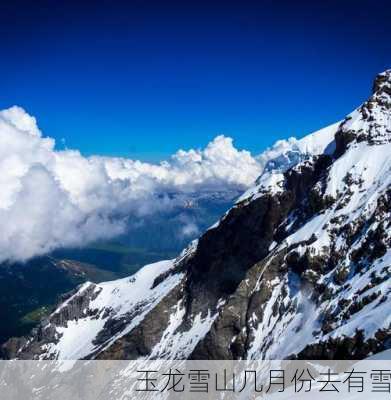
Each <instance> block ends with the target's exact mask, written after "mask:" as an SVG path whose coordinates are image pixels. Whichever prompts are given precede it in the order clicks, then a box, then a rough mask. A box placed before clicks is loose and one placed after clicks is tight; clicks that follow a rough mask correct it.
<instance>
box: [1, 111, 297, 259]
mask: <svg viewBox="0 0 391 400" xmlns="http://www.w3.org/2000/svg"><path fill="white" fill-rule="evenodd" d="M294 143H296V140H295V139H289V141H279V142H277V143H276V145H275V146H273V147H272V148H271V149H267V151H266V152H265V153H263V154H262V155H260V156H258V157H253V156H252V155H251V154H250V153H249V152H248V151H245V150H237V149H236V148H235V147H234V146H233V143H232V139H231V138H228V137H225V136H217V137H216V138H215V139H214V140H213V141H211V142H210V143H209V144H208V145H207V146H206V147H205V148H204V149H201V150H193V149H192V150H187V151H185V150H179V151H178V152H176V153H175V154H174V155H173V156H172V157H170V158H169V159H168V160H167V161H165V162H162V163H160V164H150V163H146V162H141V161H137V160H131V159H125V158H109V157H99V156H93V157H83V156H82V155H81V154H80V152H78V151H75V150H63V151H58V150H55V142H54V140H53V139H51V138H48V137H43V135H42V133H41V132H40V130H39V128H38V126H37V123H36V120H35V118H34V117H31V116H30V115H28V114H27V113H26V112H25V111H24V110H23V109H22V108H20V107H12V108H10V109H7V110H3V111H0V170H1V171H2V173H1V174H0V223H1V226H2V233H1V235H0V262H2V261H5V260H10V261H16V260H18V261H23V260H27V259H29V258H31V257H33V256H36V255H42V254H45V253H48V252H50V251H52V250H54V249H56V248H61V247H70V246H83V245H85V244H87V243H88V242H91V241H94V240H97V239H102V238H109V237H113V236H115V235H118V234H119V233H121V232H122V231H123V229H124V227H125V225H126V223H127V218H132V219H133V222H135V223H137V219H138V218H140V217H143V216H145V215H150V214H153V213H155V212H157V211H159V212H162V211H165V210H167V211H169V210H170V209H173V208H174V207H177V206H183V196H182V198H181V196H170V194H171V193H182V194H184V195H185V194H190V193H202V192H207V191H212V192H213V191H224V190H226V191H232V190H244V189H246V188H247V187H249V186H250V185H251V184H252V183H253V182H254V181H255V179H256V178H257V177H258V176H259V175H260V174H261V172H262V171H263V168H264V166H265V164H266V163H267V162H268V160H269V159H270V158H274V157H276V156H278V155H279V154H280V153H281V152H283V151H285V150H286V149H287V148H289V147H290V146H292V145H293V144H294ZM179 203H180V204H179ZM183 225H184V226H183V229H182V234H183V235H191V234H194V232H195V231H197V229H198V228H197V225H196V224H194V223H192V222H188V223H184V224H183Z"/></svg>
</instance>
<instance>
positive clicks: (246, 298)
mask: <svg viewBox="0 0 391 400" xmlns="http://www.w3.org/2000/svg"><path fill="white" fill-rule="evenodd" d="M390 88H391V71H386V72H384V73H383V74H380V75H379V76H378V77H377V78H376V80H375V83H374V92H373V94H372V96H371V97H370V98H369V100H368V101H367V102H365V103H364V104H363V105H362V106H361V107H359V108H358V109H357V110H355V111H354V112H353V113H352V114H350V115H349V116H348V117H347V118H346V119H345V120H344V121H342V122H341V123H340V124H339V125H338V126H333V127H332V128H330V129H329V134H330V132H332V134H333V137H334V139H333V140H331V142H328V141H325V140H324V137H325V136H322V135H325V132H324V131H320V132H319V133H315V134H313V135H312V136H311V137H308V138H305V139H303V140H306V141H307V143H316V146H313V147H312V149H314V148H316V149H317V151H312V152H311V151H309V152H308V154H307V155H306V157H300V158H298V159H297V160H296V163H295V164H293V165H292V160H291V159H290V160H289V168H286V169H284V168H280V167H278V168H277V169H274V168H273V165H278V166H280V162H276V163H274V164H273V163H270V165H269V167H268V168H267V169H265V172H264V174H263V175H262V176H261V177H260V178H259V179H258V180H257V183H256V186H255V187H253V188H252V189H250V190H249V191H248V192H246V193H245V194H244V195H243V196H242V197H241V198H240V199H239V200H238V202H237V203H236V205H235V206H234V207H233V208H232V209H231V210H230V211H229V212H228V213H227V214H226V215H225V216H224V217H223V218H222V219H221V220H220V221H219V223H218V224H217V225H215V226H214V227H212V228H210V229H209V230H208V231H206V232H205V233H204V235H202V236H201V237H200V239H199V240H198V241H196V242H193V243H192V245H191V246H189V248H188V249H186V250H185V251H184V252H183V253H182V254H181V255H180V256H179V257H178V258H177V259H176V260H172V261H167V262H161V263H157V264H152V265H149V266H146V267H144V269H142V270H141V271H139V273H137V274H136V275H135V276H134V277H131V278H130V279H125V280H120V281H114V282H108V283H105V284H100V285H93V284H86V285H84V286H83V287H82V288H80V290H79V291H78V293H76V294H74V295H73V296H72V297H71V298H70V299H68V300H67V301H66V302H65V303H64V304H63V305H61V306H60V307H59V308H58V309H57V310H56V311H55V312H54V313H53V314H52V315H51V316H50V318H49V320H48V321H45V322H43V323H42V326H41V327H40V329H39V330H37V331H35V332H33V333H32V335H31V337H29V338H27V339H26V340H25V341H24V342H23V343H21V342H20V341H19V342H15V341H13V342H11V343H9V345H8V353H7V355H8V357H19V358H33V357H34V358H100V359H105V358H106V359H107V358H110V359H131V358H193V359H203V358H213V359H244V358H279V359H281V358H363V357H366V356H367V355H369V354H372V353H375V352H378V351H381V350H384V349H386V348H388V347H390V346H391V339H390V338H391V330H390V323H391V316H390V313H389V310H390V307H391V293H390V292H391V282H390V276H391V116H390V104H391V94H390V92H391V89H390ZM331 129H332V131H331ZM322 141H324V143H323V142H322ZM320 142H321V143H322V145H319V143H320ZM330 149H332V150H330Z"/></svg>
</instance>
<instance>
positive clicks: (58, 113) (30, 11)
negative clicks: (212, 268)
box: [0, 0, 391, 161]
mask: <svg viewBox="0 0 391 400" xmlns="http://www.w3.org/2000/svg"><path fill="white" fill-rule="evenodd" d="M4 3H6V2H2V4H1V5H0V34H1V37H2V41H1V42H2V57H1V62H0V74H1V77H2V80H1V82H2V83H1V91H0V108H6V107H9V106H11V105H14V104H17V105H20V106H22V107H24V108H25V109H26V110H27V111H28V112H29V113H31V114H33V115H34V116H36V117H37V119H38V123H39V125H40V127H41V129H42V130H43V132H44V133H45V134H46V135H49V136H52V137H54V138H56V140H57V142H58V147H59V148H61V146H62V144H61V139H62V138H64V139H65V143H66V145H67V146H68V147H69V148H77V149H79V150H80V151H81V152H82V153H83V154H85V155H89V154H104V155H117V156H126V157H133V158H140V159H143V160H153V161H157V160H160V159H163V158H165V157H167V156H168V155H169V154H171V153H173V152H174V151H176V150H177V149H178V148H180V147H181V148H190V147H203V146H204V145H205V144H206V143H207V142H209V141H210V140H211V139H212V138H213V137H215V136H216V135H217V134H221V133H224V134H226V135H229V136H231V137H233V138H234V140H235V144H236V146H238V147H240V148H246V149H248V150H250V151H252V152H254V153H258V152H260V151H262V149H264V148H265V147H266V146H269V145H271V144H272V143H273V142H274V141H275V140H277V139H279V138H286V137H289V136H292V135H295V136H298V137H300V136H303V135H304V134H306V133H309V132H311V131H313V130H316V129H318V128H321V127H323V126H325V125H327V124H329V123H332V122H335V121H336V120H338V119H340V118H342V117H343V116H344V115H346V114H347V113H348V112H350V111H351V110H352V109H353V108H355V107H356V106H358V105H359V104H360V102H362V101H363V100H365V98H366V97H367V96H368V94H369V92H370V89H371V84H372V79H373V76H374V75H375V74H376V73H377V72H380V71H382V70H384V69H386V68H389V67H391V65H390V54H391V24H390V23H389V21H390V20H391V4H390V2H389V1H373V0H372V1H367V0H365V1H361V0H356V1H341V0H340V1H322V2H310V1H295V2H292V1H262V0H260V1H257V2H247V1H240V2H239V1H236V2H230V1H224V2H219V1H215V2H211V1H209V2H203V1H197V2H195V1H194V2H193V1H188V2H183V1H182V2H171V1H167V2H162V1H159V2H155V1H130V2H112V1H94V2H93V1H91V2H89V1H84V2H75V1H67V2H61V1H57V2H53V1H40V0H38V1H35V2H31V1H30V2H23V1H18V0H15V1H13V2H10V3H12V4H4ZM78 3H82V4H78ZM211 3H212V4H211ZM314 3H315V4H314Z"/></svg>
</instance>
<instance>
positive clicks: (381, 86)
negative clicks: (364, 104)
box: [372, 69, 391, 94]
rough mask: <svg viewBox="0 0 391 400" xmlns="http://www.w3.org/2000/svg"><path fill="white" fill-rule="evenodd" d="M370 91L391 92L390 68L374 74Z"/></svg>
mask: <svg viewBox="0 0 391 400" xmlns="http://www.w3.org/2000/svg"><path fill="white" fill-rule="evenodd" d="M372 92H373V93H379V92H386V93H388V94H391V69H387V70H385V71H384V72H381V73H380V74H378V75H376V78H375V81H374V82H373V89H372Z"/></svg>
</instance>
